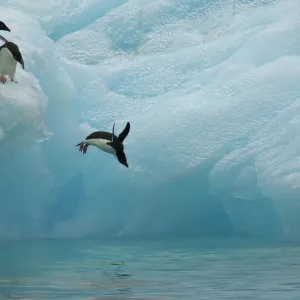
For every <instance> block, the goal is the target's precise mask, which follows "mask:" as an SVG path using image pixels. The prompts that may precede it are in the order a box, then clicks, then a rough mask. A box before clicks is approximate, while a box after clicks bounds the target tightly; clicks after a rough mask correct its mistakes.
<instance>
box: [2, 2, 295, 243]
mask: <svg viewBox="0 0 300 300" xmlns="http://www.w3.org/2000/svg"><path fill="white" fill-rule="evenodd" d="M248 2H249V1H248ZM248 2H247V1H241V2H238V1H233V2H231V3H230V5H229V4H228V1H224V2H222V1H218V2H215V1H209V2H204V1H196V0H195V1H192V0H190V1H179V0H161V1H144V0H132V1H121V0H114V1H112V0H101V1H99V0H98V1H96V0H95V1H93V0H86V1H79V0H78V1H66V0H57V1H52V2H49V3H43V4H41V2H40V1H37V0H36V1H31V2H30V3H26V4H25V2H24V1H22V0H9V1H8V0H3V1H2V2H1V5H0V12H1V16H3V17H2V18H3V21H4V22H5V23H7V25H8V26H9V27H10V28H11V29H12V32H11V33H3V35H4V36H6V37H7V38H8V39H11V40H13V41H15V42H17V43H18V44H19V46H20V49H21V51H22V53H23V56H24V61H25V67H26V69H25V71H23V70H21V68H19V67H18V70H17V75H16V79H17V80H18V81H19V84H18V85H14V84H12V83H8V84H7V85H4V86H1V87H0V107H1V110H0V116H1V118H0V161H1V170H0V179H1V181H0V188H1V198H0V201H1V203H2V207H1V211H0V236H2V237H14V238H20V237H81V236H86V235H93V236H95V235H96V236H103V235H135V234H141V235H153V234H160V235H210V234H221V235H223V234H224V235H228V234H229V235H232V234H242V235H266V236H276V237H282V236H284V237H286V238H293V239H299V237H300V230H299V228H300V227H299V225H300V224H299V223H300V221H299V220H300V205H299V199H298V197H297V195H298V193H299V187H300V185H299V183H298V182H299V180H300V175H299V174H300V173H299V171H300V160H299V155H298V149H300V147H299V145H300V141H299V137H298V135H299V134H298V128H299V122H300V117H299V116H300V115H299V109H300V104H299V93H300V85H299V78H300V42H299V34H300V18H299V10H300V2H299V1H296V0H282V1H268V2H267V1H263V2H262V1H261V2H260V1H257V2H253V1H251V2H249V3H248ZM127 121H130V122H131V128H132V130H131V132H130V134H129V136H128V138H127V139H126V141H125V150H126V154H127V158H128V163H129V169H126V168H124V167H123V166H122V165H120V164H119V163H118V162H117V161H116V160H115V158H114V157H113V156H109V155H108V154H105V153H102V152H100V151H98V150H96V149H94V148H91V147H90V148H89V149H88V153H87V155H86V156H82V155H81V154H80V153H79V152H78V149H77V148H75V145H76V144H77V143H78V142H80V141H81V140H82V139H83V138H84V137H85V136H86V135H87V134H89V133H90V132H91V131H92V130H94V129H102V130H103V129H104V130H111V128H112V124H113V122H116V131H117V132H120V131H121V130H122V129H123V128H124V126H125V124H126V122H127Z"/></svg>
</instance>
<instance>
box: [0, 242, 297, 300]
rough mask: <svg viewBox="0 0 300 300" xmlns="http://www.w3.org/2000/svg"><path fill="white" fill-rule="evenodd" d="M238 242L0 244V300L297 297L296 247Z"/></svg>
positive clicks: (267, 298) (279, 299)
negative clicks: (247, 244)
mask: <svg viewBox="0 0 300 300" xmlns="http://www.w3.org/2000/svg"><path fill="white" fill-rule="evenodd" d="M227 243H228V242H227ZM239 243H240V244H239ZM242 243H243V242H242V241H240V242H238V243H235V244H233V245H232V246H230V245H226V244H225V242H224V241H223V240H221V241H220V242H219V244H220V245H222V247H218V242H214V243H212V244H209V245H206V243H205V241H198V242H189V241H188V240H184V241H182V242H176V243H175V242H174V243H173V244H172V242H168V243H164V242H161V243H160V242H158V243H153V244H151V243H150V242H147V243H142V242H136V243H135V244H133V243H131V244H130V243H125V242H123V243H121V242H119V243H116V242H115V243H113V242H111V243H108V242H107V243H105V244H104V242H103V241H86V240H77V241H71V240H68V241H60V240H57V241H55V240H52V241H39V242H37V241H31V242H14V243H9V244H2V245H1V247H0V266H1V268H0V300H1V299H22V300H25V299H27V300H29V299H31V300H35V299H36V300H44V299H45V300H48V299H49V300H50V299H51V300H52V299H55V300H56V299H66V300H68V299H70V300H77V299H78V300H79V299H80V300H83V299H84V300H92V299H93V300H96V299H98V300H104V299H107V300H112V299H122V300H125V299H128V300H129V299H134V300H138V299H140V300H154V299H155V300H163V299H164V300H166V299H169V300H171V299H172V300H173V299H189V300H194V299H195V300H199V295H200V294H201V295H202V296H201V297H203V299H214V298H215V295H216V294H217V295H218V300H223V299H235V300H237V299H238V300H245V299H258V298H259V297H263V298H264V299H265V300H282V299H287V300H289V299H296V298H297V297H298V296H299V294H300V280H297V278H298V277H299V276H298V274H299V264H300V255H299V254H300V250H299V248H298V247H292V246H290V247H288V246H278V245H275V247H272V246H260V245H257V246H255V245H251V246H243V247H242V246H240V245H241V244H242ZM279 290H280V294H278V291H279ZM279 296H280V297H279ZM294 296H295V297H296V296H297V297H296V298H295V297H294ZM293 297H294V298H293Z"/></svg>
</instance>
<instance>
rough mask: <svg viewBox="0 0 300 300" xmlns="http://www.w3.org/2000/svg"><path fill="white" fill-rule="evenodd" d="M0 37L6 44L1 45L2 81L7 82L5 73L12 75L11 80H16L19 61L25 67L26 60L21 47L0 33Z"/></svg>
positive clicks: (0, 68)
mask: <svg viewBox="0 0 300 300" xmlns="http://www.w3.org/2000/svg"><path fill="white" fill-rule="evenodd" d="M0 39H1V40H2V41H4V44H3V45H2V46H1V47H0V82H2V83H3V84H4V83H5V82H6V78H5V75H8V76H9V77H10V80H11V81H14V82H16V81H15V74H16V69H17V62H18V63H19V64H20V65H21V66H22V68H23V69H24V68H25V67H24V61H23V57H22V54H21V52H20V50H19V47H18V46H17V45H16V44H15V43H13V42H9V41H8V40H7V39H6V38H4V37H3V36H1V35H0Z"/></svg>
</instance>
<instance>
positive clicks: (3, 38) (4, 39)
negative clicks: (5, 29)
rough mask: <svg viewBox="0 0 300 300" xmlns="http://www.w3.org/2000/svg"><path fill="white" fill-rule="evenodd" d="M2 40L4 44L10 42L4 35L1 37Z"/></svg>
mask: <svg viewBox="0 0 300 300" xmlns="http://www.w3.org/2000/svg"><path fill="white" fill-rule="evenodd" d="M0 40H2V41H3V42H4V43H8V40H7V39H6V38H5V37H4V36H2V35H0Z"/></svg>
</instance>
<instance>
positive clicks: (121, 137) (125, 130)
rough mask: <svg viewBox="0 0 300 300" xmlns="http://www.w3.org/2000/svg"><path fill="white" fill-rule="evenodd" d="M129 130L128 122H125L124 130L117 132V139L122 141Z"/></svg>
mask: <svg viewBox="0 0 300 300" xmlns="http://www.w3.org/2000/svg"><path fill="white" fill-rule="evenodd" d="M129 131H130V123H129V122H127V124H126V126H125V128H124V130H123V131H122V132H121V133H120V134H119V140H120V141H121V142H123V141H124V140H125V138H126V137H127V135H128V133H129Z"/></svg>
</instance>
